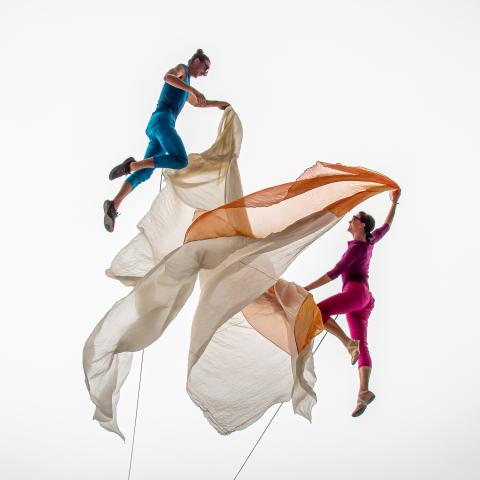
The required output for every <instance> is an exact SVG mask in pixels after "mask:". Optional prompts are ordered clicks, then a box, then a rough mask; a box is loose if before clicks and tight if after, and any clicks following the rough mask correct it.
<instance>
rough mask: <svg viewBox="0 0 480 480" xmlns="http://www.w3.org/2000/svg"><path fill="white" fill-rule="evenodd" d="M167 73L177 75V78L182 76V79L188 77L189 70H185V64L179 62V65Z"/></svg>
mask: <svg viewBox="0 0 480 480" xmlns="http://www.w3.org/2000/svg"><path fill="white" fill-rule="evenodd" d="M167 75H175V77H177V78H181V79H182V80H183V79H185V78H186V76H187V72H186V70H185V66H184V65H182V64H181V63H179V64H178V65H177V66H175V67H173V68H171V69H170V70H169V71H168V72H167Z"/></svg>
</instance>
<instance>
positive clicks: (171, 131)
mask: <svg viewBox="0 0 480 480" xmlns="http://www.w3.org/2000/svg"><path fill="white" fill-rule="evenodd" d="M146 134H147V136H148V138H149V139H150V142H149V144H148V147H147V151H146V152H145V157H144V158H152V157H153V163H154V165H155V168H175V169H180V168H185V167H186V166H187V165H188V157H187V152H186V151H185V147H184V146H183V142H182V139H181V138H180V136H179V135H178V133H177V131H176V130H175V117H174V116H173V115H172V114H171V113H170V112H168V111H160V112H156V113H154V114H153V115H152V118H151V119H150V122H149V123H148V125H147V130H146ZM155 168H142V169H141V170H137V171H135V172H133V173H132V174H131V175H130V176H129V177H128V178H127V182H128V183H130V185H131V187H132V190H133V189H134V188H136V187H137V186H138V185H140V184H141V183H142V182H144V181H145V180H148V179H149V178H150V177H151V175H152V173H153V171H154V170H155Z"/></svg>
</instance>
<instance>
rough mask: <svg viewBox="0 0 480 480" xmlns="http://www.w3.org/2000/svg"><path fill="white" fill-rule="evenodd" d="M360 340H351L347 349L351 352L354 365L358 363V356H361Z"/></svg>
mask: <svg viewBox="0 0 480 480" xmlns="http://www.w3.org/2000/svg"><path fill="white" fill-rule="evenodd" d="M359 347H360V340H350V342H349V344H348V347H347V350H348V353H350V357H351V360H352V365H355V364H356V363H357V360H358V357H359V356H360V348H359Z"/></svg>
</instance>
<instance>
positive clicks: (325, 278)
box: [304, 273, 332, 292]
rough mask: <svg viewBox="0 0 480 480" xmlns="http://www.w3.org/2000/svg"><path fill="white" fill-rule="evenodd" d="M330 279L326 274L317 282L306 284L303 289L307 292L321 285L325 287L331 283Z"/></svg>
mask: <svg viewBox="0 0 480 480" xmlns="http://www.w3.org/2000/svg"><path fill="white" fill-rule="evenodd" d="M331 281H332V279H331V278H330V277H329V276H328V274H327V273H325V275H322V276H321V277H320V278H319V279H318V280H315V281H314V282H312V283H310V284H308V285H307V286H306V287H304V288H305V290H307V291H308V292H309V291H310V290H313V289H315V288H318V287H321V286H322V285H325V284H326V283H328V282H331Z"/></svg>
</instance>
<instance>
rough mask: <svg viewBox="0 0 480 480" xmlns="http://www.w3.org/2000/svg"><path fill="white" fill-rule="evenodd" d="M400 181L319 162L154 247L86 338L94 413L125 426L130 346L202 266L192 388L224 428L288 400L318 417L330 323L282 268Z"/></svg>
mask: <svg viewBox="0 0 480 480" xmlns="http://www.w3.org/2000/svg"><path fill="white" fill-rule="evenodd" d="M228 135H230V134H228ZM228 135H227V136H228ZM230 138H231V137H230ZM229 145H231V146H233V145H235V142H229ZM231 153H232V152H231ZM237 185H238V184H237ZM397 188H398V185H397V184H396V183H395V182H393V181H392V180H391V179H389V178H388V177H385V176H384V175H382V174H380V173H377V172H372V171H369V170H367V169H364V168H361V167H347V166H343V165H338V164H335V165H334V164H328V163H321V162H317V163H316V164H315V165H314V166H313V167H311V168H309V169H308V170H306V171H305V172H304V173H303V174H302V175H301V176H300V177H299V178H298V179H297V180H295V181H294V182H290V183H285V184H283V185H277V186H274V187H271V188H267V189H264V190H261V191H259V192H255V193H253V194H251V195H247V196H245V197H241V198H238V199H233V200H232V201H230V202H227V203H226V204H224V205H221V206H218V207H216V208H214V209H213V210H209V211H206V212H205V213H203V214H201V215H199V216H198V217H197V218H196V219H195V220H194V221H193V223H192V224H191V225H190V227H189V228H188V229H186V233H185V240H184V244H183V245H181V246H178V247H177V248H174V249H173V250H172V251H170V252H169V253H167V254H166V255H164V256H163V257H162V258H161V257H160V256H161V253H160V251H159V252H157V253H155V254H154V255H153V256H151V257H150V258H151V259H154V262H157V263H156V264H155V265H154V266H153V268H151V269H150V270H149V271H148V273H146V274H145V275H144V276H141V274H142V271H141V269H138V270H136V271H135V270H129V271H128V272H126V273H128V275H127V276H128V277H134V278H135V287H134V288H133V289H132V291H131V292H130V293H129V294H128V295H127V296H126V297H125V298H123V299H122V300H120V301H118V302H117V303H116V304H115V305H114V306H113V307H112V308H111V309H110V311H109V312H107V314H106V315H105V317H104V318H103V319H102V320H101V322H100V323H99V324H98V325H97V327H96V328H95V329H94V331H93V332H92V334H91V335H90V337H89V338H88V340H87V342H86V344H85V348H84V371H85V376H86V383H87V388H88V389H89V392H90V397H91V399H92V401H93V403H94V404H95V406H96V413H95V419H97V420H98V421H99V423H100V424H101V425H102V426H103V427H105V428H107V429H109V430H111V431H114V432H116V433H117V434H119V435H121V436H122V433H121V431H120V429H119V427H118V423H117V418H116V405H117V403H118V398H119V393H120V388H121V386H122V383H123V382H124V380H125V378H126V376H127V375H128V371H129V369H130V365H131V352H134V351H138V350H141V349H143V348H145V347H147V346H148V345H150V344H151V343H153V342H154V341H155V340H156V339H157V338H159V337H160V336H161V335H162V333H163V332H164V330H165V329H166V328H167V326H168V325H169V323H170V322H171V321H173V319H174V318H175V316H176V315H177V314H178V312H179V311H180V310H181V309H182V307H183V305H184V304H185V302H186V301H187V299H188V298H189V296H190V295H191V292H192V291H193V288H194V285H195V283H196V281H197V278H199V279H200V286H201V293H200V298H199V301H198V305H197V308H196V312H195V315H194V318H193V322H192V331H191V340H190V353H189V361H188V371H187V390H188V393H189V395H190V397H191V398H192V400H193V401H194V402H195V403H196V404H197V405H198V406H199V407H200V408H201V409H202V411H203V413H204V415H205V416H206V418H207V419H208V421H209V422H210V423H211V424H212V426H213V427H214V428H216V429H217V431H218V432H219V433H222V434H228V433H231V432H233V431H236V430H239V429H242V428H245V427H247V426H248V425H250V424H252V423H253V422H254V421H256V420H257V419H258V418H260V417H261V416H262V415H263V414H264V413H265V411H266V410H267V409H268V408H269V407H270V406H271V405H274V404H275V403H278V402H284V401H289V400H292V406H293V409H294V412H295V413H297V414H299V415H302V416H303V417H305V418H307V419H308V420H311V412H312V407H313V405H314V404H315V402H316V396H315V392H314V390H313V389H314V385H315V379H316V377H315V370H314V362H313V357H312V340H313V337H314V336H315V335H316V334H318V332H319V331H321V330H322V328H323V324H322V318H321V312H319V311H318V309H317V308H316V306H315V304H314V302H313V298H312V296H311V295H310V294H309V293H308V292H306V291H305V290H304V289H303V288H301V287H300V286H298V285H296V284H294V283H291V282H287V281H286V280H283V279H281V276H282V275H283V273H284V272H285V270H286V269H287V268H288V266H289V265H290V264H291V263H292V262H293V261H295V259H296V258H297V257H298V255H300V254H301V253H302V251H304V250H305V248H307V247H308V246H309V245H310V244H312V243H313V242H314V241H315V240H317V239H319V238H320V237H321V236H322V235H324V234H325V233H326V232H327V231H328V230H329V229H330V228H332V227H333V226H334V225H335V224H336V223H337V222H338V221H339V220H340V219H341V218H342V217H343V215H345V213H346V212H348V211H349V210H351V209H352V208H354V207H355V206H356V205H358V204H359V203H361V202H362V201H363V200H365V199H366V198H368V197H370V196H372V195H375V194H378V193H380V192H383V191H388V190H395V189H397ZM237 193H238V192H237ZM191 208H192V207H191ZM149 241H150V240H149ZM135 255H136V253H132V257H131V258H132V259H134V258H135ZM133 264H134V262H133ZM120 277H121V275H120ZM271 286H274V289H273V291H272V290H269V288H270V287H271Z"/></svg>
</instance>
